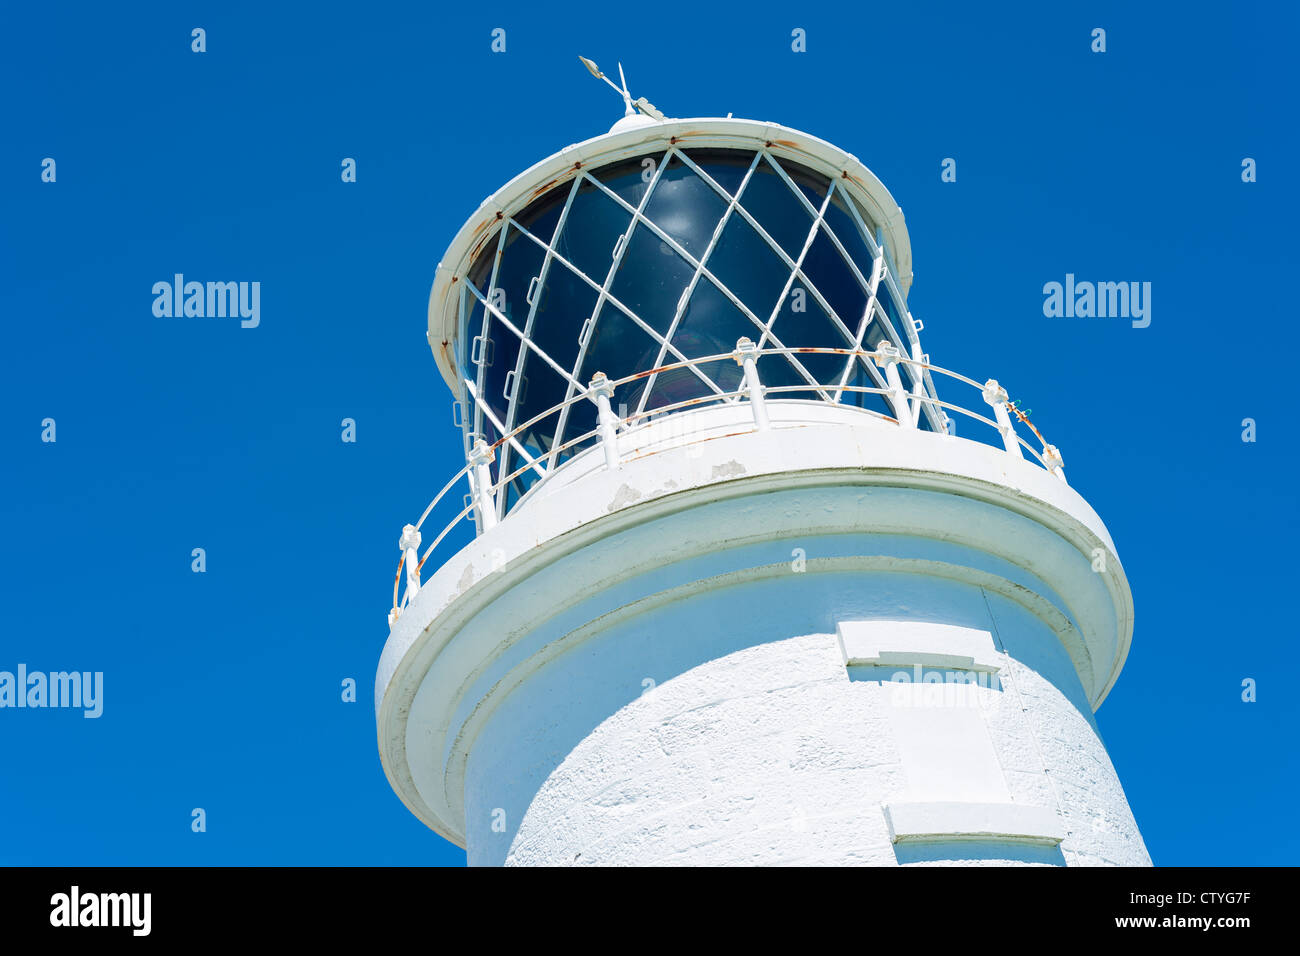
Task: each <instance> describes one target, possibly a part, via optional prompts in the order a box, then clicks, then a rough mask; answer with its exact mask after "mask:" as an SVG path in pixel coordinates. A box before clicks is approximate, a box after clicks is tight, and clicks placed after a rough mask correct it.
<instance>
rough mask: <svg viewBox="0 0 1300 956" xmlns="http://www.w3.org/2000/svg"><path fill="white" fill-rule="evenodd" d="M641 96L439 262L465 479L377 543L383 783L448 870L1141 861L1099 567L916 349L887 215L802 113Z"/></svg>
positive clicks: (1008, 430)
mask: <svg viewBox="0 0 1300 956" xmlns="http://www.w3.org/2000/svg"><path fill="white" fill-rule="evenodd" d="M637 106H638V109H639V112H636V113H632V114H631V115H629V116H628V117H626V118H625V119H623V120H620V121H619V123H617V124H615V127H614V129H612V130H611V131H610V132H609V133H608V134H606V135H603V136H598V137H596V138H594V139H591V140H588V141H586V142H583V143H580V144H578V145H575V146H571V147H568V148H567V149H564V150H561V151H560V152H559V153H557V154H555V155H554V156H551V157H550V158H548V159H546V160H543V161H542V162H541V163H538V164H537V165H536V166H534V167H532V168H531V169H529V170H527V171H526V172H524V173H523V174H521V175H520V176H518V177H517V178H515V179H514V180H513V181H511V182H510V183H509V184H508V185H506V186H505V187H504V188H503V189H501V190H500V191H499V192H497V193H496V194H495V195H493V196H492V197H491V198H490V199H488V200H487V201H486V202H485V203H484V204H483V205H482V206H481V207H480V208H479V210H478V211H477V212H476V213H475V214H474V215H473V217H471V218H470V220H469V221H468V222H467V223H466V225H465V226H464V227H463V228H462V229H461V231H460V233H459V234H458V235H457V236H456V238H455V239H454V240H453V242H452V243H451V246H450V248H449V249H448V250H447V253H446V254H445V256H444V258H443V260H442V262H441V264H440V265H439V266H438V268H437V272H436V276H435V280H434V284H433V290H432V294H431V296H430V300H429V332H428V341H429V345H430V347H431V348H432V351H433V355H434V358H435V359H436V361H437V365H438V368H439V371H440V372H441V374H442V377H443V378H444V379H445V380H446V382H447V384H448V385H449V386H450V388H451V390H452V393H453V397H454V400H455V403H456V404H455V413H456V415H457V416H458V421H459V422H460V423H461V425H462V426H463V434H464V446H465V447H464V450H465V455H466V467H465V469H464V470H463V471H462V472H461V473H460V474H459V475H456V476H449V477H451V480H450V481H449V482H448V484H447V487H445V488H444V489H443V491H442V492H441V493H440V494H439V495H438V497H437V498H436V499H435V500H434V502H433V504H431V505H430V507H429V509H428V510H426V512H425V514H424V516H422V517H421V519H420V521H419V522H417V523H416V524H415V525H414V526H408V527H407V529H405V531H404V533H403V536H402V541H401V549H402V551H403V562H402V565H401V566H399V569H398V578H399V580H398V587H396V588H395V590H394V608H393V611H392V612H391V613H390V625H391V633H390V635H389V638H388V642H387V645H386V646H385V648H384V651H383V655H382V658H381V661H380V664H379V671H378V675H377V678H376V688H375V701H376V711H377V718H378V735H379V749H380V754H381V757H382V760H383V765H384V769H385V771H386V773H387V775H388V779H389V781H390V782H391V784H392V786H393V789H394V790H395V791H396V792H397V794H398V795H399V796H400V798H401V799H402V801H403V802H404V803H405V804H406V806H407V807H408V808H409V809H410V810H411V812H413V813H414V814H415V815H416V816H417V817H419V818H420V819H421V820H422V821H423V822H424V823H426V824H427V825H428V826H429V827H431V828H432V829H434V830H435V831H437V832H438V833H440V834H442V835H443V836H444V837H446V838H447V839H449V840H451V841H453V842H455V843H456V844H458V845H460V846H463V847H465V848H466V850H467V853H468V858H469V862H470V863H471V864H483V865H499V864H512V865H530V864H531V865H539V864H540V865H561V864H595V865H619V864H708V865H712V864H880V865H896V864H909V863H931V862H937V863H948V862H951V863H963V864H965V863H975V864H1004V863H1028V864H1056V865H1089V864H1119V865H1149V863H1150V860H1149V857H1148V855H1147V852H1146V849H1145V847H1144V845H1143V842H1142V838H1141V836H1140V834H1139V833H1138V829H1137V825H1136V823H1135V822H1134V819H1133V816H1132V813H1131V812H1130V810H1129V807H1128V804H1127V802H1126V800H1125V797H1124V793H1123V790H1122V788H1121V786H1120V783H1119V780H1118V778H1117V776H1116V773H1115V769H1114V767H1113V766H1112V764H1111V761H1110V758H1109V757H1108V755H1107V753H1106V750H1105V747H1104V746H1103V744H1102V742H1101V740H1100V738H1099V736H1098V733H1097V726H1096V723H1095V721H1094V718H1093V712H1094V711H1095V710H1096V708H1097V707H1098V706H1100V704H1101V702H1102V701H1103V700H1104V699H1105V697H1106V694H1107V693H1108V692H1109V690H1110V689H1111V687H1112V686H1113V684H1114V683H1115V680H1116V679H1117V678H1118V676H1119V673H1120V669H1121V667H1122V666H1123V663H1124V659H1125V657H1126V655H1127V653H1128V649H1129V642H1130V638H1131V635H1132V630H1133V605H1132V596H1131V594H1130V590H1129V586H1128V582H1127V580H1126V578H1125V575H1124V571H1123V568H1122V566H1121V565H1120V562H1119V559H1118V557H1117V556H1116V552H1115V547H1114V545H1113V543H1112V542H1111V539H1110V536H1109V534H1108V533H1107V531H1106V528H1105V526H1104V525H1103V524H1102V522H1101V520H1100V519H1099V518H1098V516H1097V515H1096V514H1095V513H1094V512H1093V510H1092V508H1091V507H1089V505H1088V503H1087V502H1086V501H1085V500H1084V499H1083V498H1082V497H1080V495H1079V494H1078V493H1077V492H1076V491H1074V490H1073V489H1072V488H1071V487H1070V486H1069V485H1068V484H1067V483H1066V480H1065V473H1064V470H1063V468H1062V463H1061V457H1060V455H1059V454H1058V453H1057V451H1056V449H1055V448H1054V447H1053V446H1051V445H1046V444H1044V443H1043V442H1042V440H1041V437H1040V436H1039V434H1038V432H1037V430H1036V429H1035V428H1034V427H1033V426H1032V425H1031V424H1030V423H1029V422H1028V420H1027V418H1025V417H1024V415H1023V414H1022V413H1021V412H1020V410H1018V409H1017V408H1016V407H1015V406H1014V404H1012V403H1010V402H1009V401H1008V399H1007V396H1006V393H1005V391H1003V390H1002V389H1001V388H1000V387H999V386H998V384H997V383H996V382H995V381H991V380H989V381H985V380H984V379H983V378H979V379H968V378H965V377H963V376H959V375H956V374H955V373H950V372H946V371H945V370H943V369H941V368H939V366H938V365H936V364H932V363H931V361H930V358H929V356H928V355H926V354H925V352H924V351H923V350H922V346H921V342H920V339H919V336H918V333H919V332H920V331H921V328H922V326H921V323H919V322H917V321H915V320H914V319H913V318H912V316H911V314H910V313H909V312H908V309H907V299H906V296H907V292H908V288H909V286H910V284H911V266H912V253H911V247H910V243H909V238H908V233H907V229H906V227H905V226H904V223H903V216H902V212H901V210H900V209H899V207H898V204H897V203H896V202H895V201H894V199H893V197H892V196H891V195H890V194H889V192H888V191H887V190H886V189H885V188H884V186H883V185H882V184H881V183H880V182H879V181H878V180H877V179H876V178H875V177H874V176H873V175H872V174H871V172H869V171H868V170H867V169H866V168H865V167H864V166H863V165H862V164H861V163H860V162H859V161H858V160H857V159H855V158H854V157H853V156H851V155H849V154H847V153H845V152H843V151H841V150H839V149H837V148H836V147H834V146H832V145H830V144H829V143H826V142H823V141H821V140H819V139H816V138H814V137H812V136H809V135H807V134H805V133H801V132H798V131H796V130H793V129H788V128H785V127H782V126H778V125H773V124H771V123H760V122H751V121H746V120H740V119H730V118H728V119H689V120H672V119H662V118H660V114H658V112H657V111H656V110H654V108H653V107H650V106H649V105H648V104H645V103H644V101H638V104H637ZM631 109H632V108H631V107H629V110H630V111H631ZM431 490H432V489H431ZM463 522H472V523H473V525H474V530H475V531H476V532H477V535H476V537H475V538H474V539H473V540H472V541H471V542H470V543H469V544H468V545H466V546H465V547H464V548H462V549H461V550H459V551H458V552H456V551H455V549H454V548H452V547H449V546H448V545H447V543H446V541H447V539H446V538H445V535H446V534H448V533H449V530H444V528H446V529H454V528H456V527H457V526H458V524H459V523H463ZM462 533H463V532H462ZM421 565H423V568H421Z"/></svg>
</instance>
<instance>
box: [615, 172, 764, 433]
mask: <svg viewBox="0 0 1300 956" xmlns="http://www.w3.org/2000/svg"><path fill="white" fill-rule="evenodd" d="M671 153H672V154H673V155H676V156H680V157H681V159H682V162H683V163H685V164H686V165H687V167H688V168H690V169H693V170H695V171H696V174H697V175H698V174H699V168H698V167H697V166H696V165H695V164H694V163H693V162H691V161H690V158H689V157H688V156H686V154H685V153H679V152H677V150H675V149H674V150H671ZM761 158H762V157H761V155H760V154H758V153H755V154H754V159H753V161H751V162H750V164H749V169H747V170H746V171H745V178H744V179H742V180H741V183H740V188H739V189H737V190H736V195H735V196H732V197H731V198H730V199H729V200H728V201H727V209H726V211H725V212H724V213H723V214H722V218H721V219H719V220H718V224H717V226H716V227H715V228H714V230H713V236H712V237H711V238H710V239H709V245H708V247H707V248H706V249H705V250H704V254H703V255H702V256H700V265H699V267H698V268H697V269H696V270H695V273H694V275H692V276H691V281H690V283H689V284H688V285H687V286H686V291H685V292H683V293H682V297H681V299H680V300H678V303H677V310H676V312H675V313H674V314H673V320H672V322H671V323H670V324H669V326H668V331H667V332H665V333H664V346H663V347H662V348H660V350H659V356H658V358H656V359H655V364H654V367H655V368H658V367H659V366H661V365H663V364H664V357H665V356H666V355H667V354H668V349H667V343H668V342H671V341H672V340H673V335H675V334H676V332H677V326H678V324H679V323H680V322H681V320H682V316H684V315H685V314H686V309H687V307H688V306H689V305H690V302H691V296H692V295H693V294H694V293H695V287H696V285H698V284H699V281H700V276H701V275H703V274H704V265H705V264H706V263H707V262H708V261H709V256H710V255H712V254H713V250H714V249H715V248H716V247H717V245H718V242H719V240H721V239H722V233H723V231H724V230H725V229H726V228H727V223H728V222H730V221H731V214H732V213H733V212H735V210H736V205H737V204H738V203H739V202H740V196H741V194H742V193H743V192H744V191H745V186H746V185H748V184H749V177H750V176H752V175H753V174H754V169H755V167H757V166H758V162H759V160H760V159H761ZM658 377H659V373H658V372H655V373H654V374H653V375H651V376H650V379H649V381H647V382H646V387H645V389H644V390H643V391H642V392H641V400H640V401H639V402H638V403H637V407H636V413H637V414H638V415H640V414H642V413H643V412H644V411H645V406H646V402H648V401H649V400H650V393H651V392H652V391H653V390H654V386H655V380H656V379H657V378H658Z"/></svg>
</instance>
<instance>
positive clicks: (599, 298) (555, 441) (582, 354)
mask: <svg viewBox="0 0 1300 956" xmlns="http://www.w3.org/2000/svg"><path fill="white" fill-rule="evenodd" d="M671 155H672V150H671V149H669V150H667V151H665V152H664V154H663V157H662V158H661V160H660V162H659V165H658V166H656V167H655V173H654V176H652V177H651V178H650V185H649V186H647V187H646V191H645V192H644V193H643V194H642V195H641V201H640V203H638V204H637V208H636V212H635V213H634V214H633V216H632V220H631V221H630V222H629V223H628V224H627V230H626V231H625V232H624V233H623V235H622V237H621V238H620V239H619V242H618V246H617V248H616V250H615V252H614V256H613V261H612V262H611V263H610V266H609V271H608V272H607V273H606V274H605V281H604V282H603V283H602V284H601V285H600V286H599V291H598V292H597V293H596V304H595V305H594V306H592V309H591V315H590V316H588V318H587V321H586V322H584V323H583V325H582V328H583V330H584V331H583V332H582V333H581V335H582V338H581V339H580V341H579V342H578V357H577V359H575V360H574V363H573V377H572V378H571V379H570V381H577V376H578V374H579V373H580V372H581V371H582V362H583V359H585V358H586V357H587V346H588V345H589V344H591V337H592V336H593V335H594V334H595V332H596V322H597V321H598V319H597V316H599V315H600V307H601V306H602V305H604V304H605V300H606V299H607V298H609V289H610V286H612V285H613V284H614V277H615V276H616V275H618V268H619V266H621V265H622V264H623V256H624V255H625V254H626V253H627V247H628V246H629V245H631V244H632V234H633V233H634V232H636V227H637V223H638V221H639V220H640V218H641V216H640V213H641V210H643V209H645V207H646V204H647V203H648V202H650V197H651V196H652V195H654V191H655V187H656V186H658V185H659V181H660V180H661V179H662V178H663V175H664V170H666V169H667V168H668V160H669V157H670V156H671ZM582 178H583V179H584V180H586V181H588V182H593V183H597V184H598V185H603V184H601V183H599V181H598V180H597V179H596V177H594V176H592V175H591V174H590V173H587V172H583V174H582ZM574 394H575V391H574V387H573V386H572V385H570V386H569V389H568V394H566V395H565V396H564V397H565V399H566V400H567V399H570V398H572V397H573V396H574ZM568 423H569V409H568V407H566V408H565V409H564V410H563V411H562V412H560V420H559V422H558V423H557V424H556V426H555V437H554V438H552V439H551V450H550V453H549V454H548V456H547V459H546V467H547V469H548V470H549V469H551V468H553V467H555V465H556V463H557V459H558V448H559V446H560V444H561V442H563V440H564V429H565V427H566V426H567V425H568Z"/></svg>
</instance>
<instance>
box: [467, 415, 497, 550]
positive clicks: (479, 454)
mask: <svg viewBox="0 0 1300 956" xmlns="http://www.w3.org/2000/svg"><path fill="white" fill-rule="evenodd" d="M495 458H496V453H495V452H493V451H492V448H491V446H490V445H488V443H487V442H485V441H484V440H483V439H481V438H480V439H479V440H478V441H476V442H474V447H473V448H471V449H470V450H469V463H470V464H471V465H472V466H473V481H471V482H470V484H471V485H472V486H473V487H472V488H471V489H470V490H471V491H472V493H473V495H474V507H475V508H476V509H477V510H478V518H479V527H480V528H481V529H482V530H484V531H487V530H488V529H490V528H495V527H496V524H497V503H496V498H495V497H494V496H493V494H492V472H491V471H490V470H489V469H488V465H490V464H492V462H493V460H494V459H495Z"/></svg>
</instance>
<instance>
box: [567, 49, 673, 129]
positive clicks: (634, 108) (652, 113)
mask: <svg viewBox="0 0 1300 956" xmlns="http://www.w3.org/2000/svg"><path fill="white" fill-rule="evenodd" d="M578 59H579V60H581V61H582V65H583V66H585V67H586V68H587V71H588V72H589V73H591V75H592V76H594V77H595V78H596V79H598V80H604V81H605V82H606V83H608V84H609V85H610V86H611V87H612V88H613V90H614V92H615V93H617V94H618V95H619V96H621V97H623V105H624V107H626V109H625V111H624V114H623V115H624V116H635V115H636V114H637V113H638V112H640V113H642V114H644V115H646V116H648V117H650V118H651V119H654V120H661V119H663V118H664V114H663V113H661V112H659V110H658V109H656V108H655V105H654V104H653V103H651V102H650V101H649V100H647V99H646V98H645V97H644V96H641V97H638V98H637V99H635V100H634V99H632V94H631V93H629V92H628V91H627V77H625V76H624V75H623V64H622V63H620V64H619V65H618V78H619V80H621V81H622V83H623V85H622V86H621V87H620V86H619V85H618V84H617V83H615V82H614V81H613V80H611V79H610V78H609V77H607V76H606V75H605V74H604V73H602V72H600V67H598V66H597V65H596V64H595V62H593V61H592V60H588V59H587V58H586V57H585V56H580V57H578Z"/></svg>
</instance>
